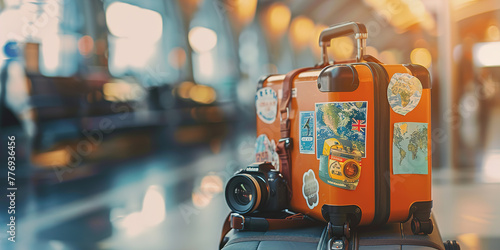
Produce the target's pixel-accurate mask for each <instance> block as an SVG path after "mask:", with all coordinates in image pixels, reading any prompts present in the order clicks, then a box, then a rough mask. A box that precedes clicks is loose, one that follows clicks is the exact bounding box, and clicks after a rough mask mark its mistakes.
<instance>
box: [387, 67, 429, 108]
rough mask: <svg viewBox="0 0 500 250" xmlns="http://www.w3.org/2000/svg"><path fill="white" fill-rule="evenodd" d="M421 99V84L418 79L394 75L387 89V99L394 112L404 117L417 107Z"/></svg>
mask: <svg viewBox="0 0 500 250" xmlns="http://www.w3.org/2000/svg"><path fill="white" fill-rule="evenodd" d="M421 97H422V83H420V80H418V78H416V77H414V76H412V75H410V74H406V73H395V74H394V75H393V76H392V78H391V81H390V82H389V86H388V87H387V99H388V101H389V104H390V105H391V108H392V110H393V111H394V112H396V113H398V114H400V115H406V114H408V113H409V112H410V111H412V110H413V109H414V108H415V107H417V105H418V103H419V102H420V98H421Z"/></svg>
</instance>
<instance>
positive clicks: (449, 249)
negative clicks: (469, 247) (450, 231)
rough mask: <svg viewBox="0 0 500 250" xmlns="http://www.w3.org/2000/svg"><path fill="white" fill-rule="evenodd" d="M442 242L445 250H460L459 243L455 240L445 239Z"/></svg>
mask: <svg viewBox="0 0 500 250" xmlns="http://www.w3.org/2000/svg"><path fill="white" fill-rule="evenodd" d="M443 244H444V249H445V250H460V245H459V244H458V243H457V241H456V240H454V241H449V240H448V241H446V242H444V243H443Z"/></svg>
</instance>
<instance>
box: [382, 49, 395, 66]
mask: <svg viewBox="0 0 500 250" xmlns="http://www.w3.org/2000/svg"><path fill="white" fill-rule="evenodd" d="M379 57H380V58H379V60H380V61H382V62H383V63H385V64H396V63H398V59H397V58H396V54H395V53H394V52H393V51H390V50H384V51H382V52H380V54H379Z"/></svg>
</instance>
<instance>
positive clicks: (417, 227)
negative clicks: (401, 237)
mask: <svg viewBox="0 0 500 250" xmlns="http://www.w3.org/2000/svg"><path fill="white" fill-rule="evenodd" d="M433 229H434V226H433V225H432V220H431V219H428V220H427V221H420V220H419V219H418V218H413V220H412V221H411V231H412V232H413V234H431V233H432V230H433Z"/></svg>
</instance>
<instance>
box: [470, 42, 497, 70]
mask: <svg viewBox="0 0 500 250" xmlns="http://www.w3.org/2000/svg"><path fill="white" fill-rule="evenodd" d="M472 51H473V55H474V64H476V66H478V67H493V66H500V42H488V43H476V44H474V47H473V50H472Z"/></svg>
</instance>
